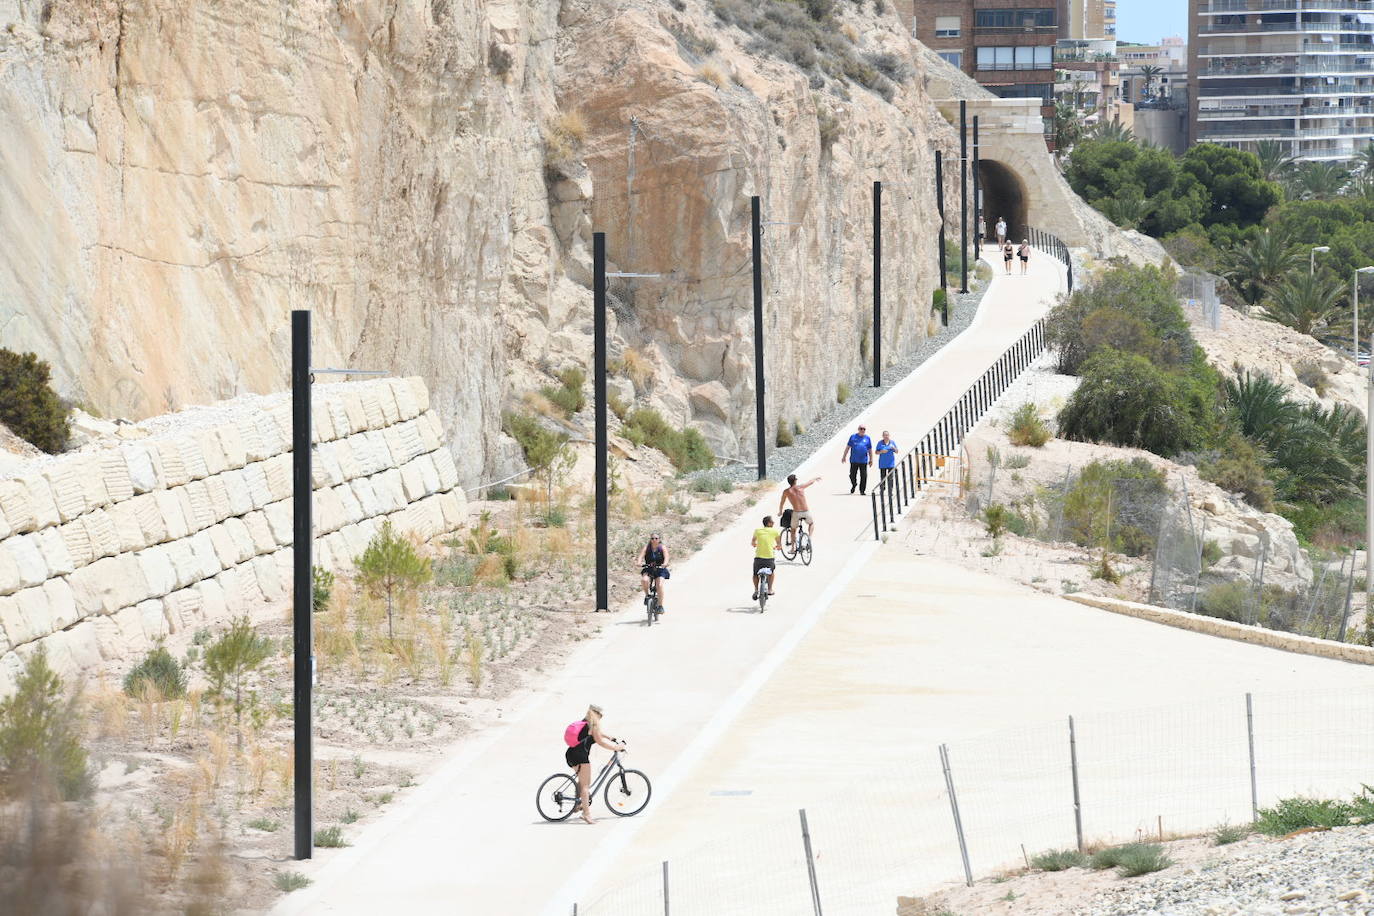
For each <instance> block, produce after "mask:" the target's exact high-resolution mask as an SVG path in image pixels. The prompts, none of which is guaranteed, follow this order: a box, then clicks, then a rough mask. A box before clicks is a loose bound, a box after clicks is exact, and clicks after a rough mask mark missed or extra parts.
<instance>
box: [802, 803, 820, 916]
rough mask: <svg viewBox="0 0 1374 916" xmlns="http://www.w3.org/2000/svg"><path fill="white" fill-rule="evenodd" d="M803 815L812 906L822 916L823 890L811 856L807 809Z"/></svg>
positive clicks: (803, 843) (803, 831)
mask: <svg viewBox="0 0 1374 916" xmlns="http://www.w3.org/2000/svg"><path fill="white" fill-rule="evenodd" d="M798 813H799V814H801V828H802V846H803V847H804V848H805V849H806V873H807V876H808V877H809V878H810V879H811V906H812V907H813V908H815V910H816V916H821V889H820V888H819V887H818V886H817V885H816V859H815V857H814V856H812V855H811V831H810V830H809V829H807V826H806V809H805V808H802V809H801V810H800V811H799V812H798Z"/></svg>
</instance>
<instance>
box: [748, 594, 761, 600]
mask: <svg viewBox="0 0 1374 916" xmlns="http://www.w3.org/2000/svg"><path fill="white" fill-rule="evenodd" d="M749 600H750V601H758V600H759V593H758V592H754V594H752V595H750V596H749Z"/></svg>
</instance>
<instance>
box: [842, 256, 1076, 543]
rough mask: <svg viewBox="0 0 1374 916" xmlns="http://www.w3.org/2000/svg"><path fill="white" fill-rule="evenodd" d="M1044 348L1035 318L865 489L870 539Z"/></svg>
mask: <svg viewBox="0 0 1374 916" xmlns="http://www.w3.org/2000/svg"><path fill="white" fill-rule="evenodd" d="M1030 232H1031V233H1032V234H1033V236H1038V237H1040V238H1042V239H1044V238H1048V239H1050V240H1053V241H1054V242H1057V243H1059V245H1061V246H1063V243H1062V242H1059V240H1058V239H1057V238H1055V237H1054V236H1052V235H1049V234H1048V233H1043V232H1039V230H1036V229H1031V230H1030ZM1036 247H1037V248H1038V247H1041V246H1040V245H1036ZM1056 256H1057V255H1056ZM1064 257H1065V258H1067V257H1068V248H1067V247H1064ZM1070 289H1072V286H1070ZM1044 349H1045V319H1044V318H1041V319H1040V320H1039V321H1037V322H1036V323H1035V324H1033V325H1031V327H1030V329H1029V330H1028V331H1026V333H1024V334H1022V335H1021V337H1020V339H1019V340H1017V341H1016V343H1014V344H1012V345H1011V346H1010V347H1008V348H1007V350H1006V352H1005V353H1003V354H1002V355H1001V356H1000V357H999V358H998V359H997V361H996V362H995V363H993V364H992V365H991V366H989V367H988V368H987V370H986V371H984V372H983V374H982V375H981V376H979V378H978V380H977V381H976V382H974V383H973V384H972V385H970V386H969V387H968V388H967V389H966V390H965V391H964V393H963V395H961V396H960V398H959V400H958V401H956V402H955V404H954V406H953V407H951V408H950V409H949V410H947V411H945V415H944V416H943V417H941V418H940V420H939V421H938V422H937V423H936V424H935V426H934V427H932V428H931V430H930V431H929V432H928V433H926V434H925V436H924V437H923V438H922V439H921V441H920V442H919V443H917V445H916V448H915V449H914V450H912V451H909V452H907V453H906V456H905V457H904V458H903V459H902V460H901V461H900V462H898V464H897V466H896V467H895V468H893V470H892V473H890V474H887V475H884V476H883V478H882V479H881V480H879V481H878V485H877V486H875V487H874V488H873V490H872V491H871V492H870V493H869V500H870V501H871V503H872V507H873V539H874V540H880V539H881V538H882V536H883V533H884V532H886V531H888V530H889V529H891V528H895V527H896V525H897V521H898V520H899V519H900V518H901V517H902V515H903V513H905V512H906V509H907V507H908V506H909V505H910V504H911V502H912V500H914V499H915V498H916V496H917V495H918V494H919V493H920V492H921V491H922V490H923V489H925V485H926V484H927V483H931V482H933V481H937V480H939V479H940V478H939V476H938V475H939V474H940V473H941V472H942V471H943V469H944V466H945V463H946V458H947V457H948V456H952V455H955V454H956V453H957V452H958V450H959V447H960V445H961V443H963V441H964V436H965V435H967V434H968V432H969V430H971V429H973V427H974V426H976V425H977V423H978V421H979V420H980V419H981V418H982V416H983V414H985V413H986V412H987V410H988V408H989V407H991V406H992V405H993V403H994V402H996V400H997V399H998V398H999V397H1000V396H1001V395H1002V392H1004V391H1006V390H1007V387H1008V386H1010V385H1011V383H1012V382H1014V381H1015V380H1016V378H1017V376H1019V375H1020V374H1021V373H1022V372H1023V371H1024V370H1025V368H1026V367H1027V366H1029V365H1030V364H1031V363H1032V362H1033V361H1034V360H1035V358H1036V357H1038V356H1039V355H1040V354H1041V353H1042V352H1043V351H1044Z"/></svg>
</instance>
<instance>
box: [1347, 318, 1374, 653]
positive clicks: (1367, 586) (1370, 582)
mask: <svg viewBox="0 0 1374 916" xmlns="http://www.w3.org/2000/svg"><path fill="white" fill-rule="evenodd" d="M1369 347H1370V352H1371V353H1374V334H1370V335H1369ZM1356 371H1359V370H1358V369H1357V370H1356ZM1366 374H1367V375H1368V378H1369V381H1368V382H1367V384H1366V386H1365V387H1366V397H1367V398H1368V400H1367V401H1366V403H1365V411H1366V413H1365V417H1366V418H1374V366H1371V367H1370V370H1369V371H1368V372H1367V373H1366ZM1364 428H1365V434H1364V436H1365V438H1364V468H1365V470H1364V641H1365V643H1366V644H1367V645H1374V568H1371V567H1370V561H1369V560H1370V557H1371V556H1374V473H1370V471H1371V469H1374V423H1369V422H1366V423H1365V427H1364ZM1351 575H1354V573H1353V572H1352V573H1351Z"/></svg>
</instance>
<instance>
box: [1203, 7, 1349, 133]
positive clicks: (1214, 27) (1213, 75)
mask: <svg viewBox="0 0 1374 916" xmlns="http://www.w3.org/2000/svg"><path fill="white" fill-rule="evenodd" d="M1188 20H1189V23H1188V28H1189V43H1188V61H1189V69H1190V70H1191V72H1192V75H1193V86H1192V88H1193V91H1192V93H1191V99H1190V104H1189V121H1190V127H1191V134H1192V137H1193V140H1194V142H1211V143H1223V144H1226V145H1228V146H1237V147H1240V148H1242V149H1253V148H1254V147H1255V144H1257V143H1258V142H1259V141H1260V140H1265V139H1273V140H1281V141H1283V142H1285V143H1286V144H1288V145H1289V148H1290V149H1291V151H1292V154H1293V155H1294V157H1296V158H1297V159H1305V160H1317V159H1327V160H1339V159H1349V158H1352V157H1353V156H1354V155H1355V154H1356V152H1357V151H1358V150H1359V149H1361V148H1362V147H1363V146H1365V145H1366V144H1367V143H1369V142H1370V141H1371V140H1374V0H1189V3H1188Z"/></svg>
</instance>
